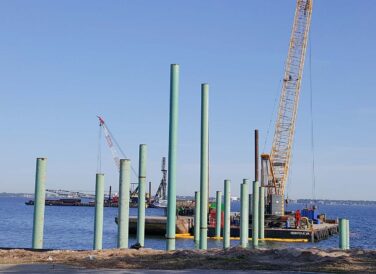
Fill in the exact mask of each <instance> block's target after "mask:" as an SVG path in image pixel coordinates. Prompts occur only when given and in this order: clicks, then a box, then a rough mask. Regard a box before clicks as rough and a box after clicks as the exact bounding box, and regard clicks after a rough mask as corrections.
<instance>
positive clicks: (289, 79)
mask: <svg viewBox="0 0 376 274" xmlns="http://www.w3.org/2000/svg"><path fill="white" fill-rule="evenodd" d="M312 2H313V0H297V1H296V9H295V16H294V24H293V27H292V32H291V37H290V46H289V50H288V55H287V60H286V64H285V72H284V77H283V83H282V91H281V96H280V100H279V107H278V116H277V120H276V124H275V132H274V138H273V143H272V149H271V153H270V154H262V155H261V183H262V185H263V186H265V187H267V189H268V191H267V193H268V202H269V203H270V205H272V204H274V198H277V200H278V199H279V200H280V202H279V203H280V208H279V210H277V212H274V213H276V215H283V214H284V202H283V200H284V194H285V187H286V182H287V178H288V174H289V167H290V161H291V151H292V145H293V140H294V132H295V122H296V114H297V110H298V102H299V93H300V88H301V81H302V75H303V68H304V59H305V54H306V48H307V41H308V34H309V29H310V24H311V15H312ZM271 214H273V212H271Z"/></svg>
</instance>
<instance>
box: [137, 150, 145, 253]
mask: <svg viewBox="0 0 376 274" xmlns="http://www.w3.org/2000/svg"><path fill="white" fill-rule="evenodd" d="M138 168H139V169H138V218H137V243H139V244H140V245H141V246H142V247H144V246H145V191H146V145H144V144H142V145H140V150H139V166H138Z"/></svg>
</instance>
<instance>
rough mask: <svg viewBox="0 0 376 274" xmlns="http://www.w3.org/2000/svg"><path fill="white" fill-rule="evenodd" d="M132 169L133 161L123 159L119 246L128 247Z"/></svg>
mask: <svg viewBox="0 0 376 274" xmlns="http://www.w3.org/2000/svg"><path fill="white" fill-rule="evenodd" d="M130 170H131V161H130V160H129V159H121V160H120V173H119V213H118V243H117V247H118V248H128V237H129V193H130V192H129V191H130V184H131V174H130Z"/></svg>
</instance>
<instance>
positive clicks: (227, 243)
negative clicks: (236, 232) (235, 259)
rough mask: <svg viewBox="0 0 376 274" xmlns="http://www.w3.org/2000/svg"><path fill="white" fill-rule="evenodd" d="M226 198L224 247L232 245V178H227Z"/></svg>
mask: <svg viewBox="0 0 376 274" xmlns="http://www.w3.org/2000/svg"><path fill="white" fill-rule="evenodd" d="M224 193H225V194H224V200H225V212H224V218H225V220H224V227H223V248H225V249H226V248H229V247H230V213H231V201H230V195H231V194H230V180H225V186H224Z"/></svg>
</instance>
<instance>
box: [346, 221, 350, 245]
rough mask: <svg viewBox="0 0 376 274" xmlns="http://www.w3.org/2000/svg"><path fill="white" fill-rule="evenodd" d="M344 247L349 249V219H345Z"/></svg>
mask: <svg viewBox="0 0 376 274" xmlns="http://www.w3.org/2000/svg"><path fill="white" fill-rule="evenodd" d="M346 249H350V221H349V220H347V219H346Z"/></svg>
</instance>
